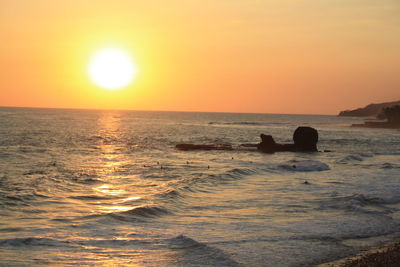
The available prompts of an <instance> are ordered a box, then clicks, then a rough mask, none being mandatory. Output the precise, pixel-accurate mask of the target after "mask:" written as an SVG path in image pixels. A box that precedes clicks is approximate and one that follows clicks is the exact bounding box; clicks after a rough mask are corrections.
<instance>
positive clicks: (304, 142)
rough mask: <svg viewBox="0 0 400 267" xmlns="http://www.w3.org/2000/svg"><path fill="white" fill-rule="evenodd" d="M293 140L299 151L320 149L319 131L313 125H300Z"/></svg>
mask: <svg viewBox="0 0 400 267" xmlns="http://www.w3.org/2000/svg"><path fill="white" fill-rule="evenodd" d="M293 141H294V146H295V148H296V149H298V150H299V151H318V149H317V142H318V131H317V130H315V129H314V128H312V127H298V128H297V129H296V130H295V131H294V134H293Z"/></svg>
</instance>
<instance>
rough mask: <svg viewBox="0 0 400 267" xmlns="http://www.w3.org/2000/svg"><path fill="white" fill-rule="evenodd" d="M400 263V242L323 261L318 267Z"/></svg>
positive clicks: (379, 266) (393, 264) (374, 265)
mask: <svg viewBox="0 0 400 267" xmlns="http://www.w3.org/2000/svg"><path fill="white" fill-rule="evenodd" d="M399 265H400V242H397V243H391V244H389V245H386V246H384V247H381V248H378V249H372V250H368V251H364V252H361V253H359V254H357V255H355V256H351V257H347V258H343V259H339V260H336V261H332V262H327V263H322V264H319V265H317V267H357V266H368V267H382V266H399Z"/></svg>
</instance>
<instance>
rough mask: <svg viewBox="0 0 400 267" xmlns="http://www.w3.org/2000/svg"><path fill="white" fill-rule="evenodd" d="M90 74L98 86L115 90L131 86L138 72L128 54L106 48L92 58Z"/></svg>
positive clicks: (116, 49) (89, 68)
mask: <svg viewBox="0 0 400 267" xmlns="http://www.w3.org/2000/svg"><path fill="white" fill-rule="evenodd" d="M88 72H89V76H90V79H91V80H92V81H93V82H94V83H95V84H96V85H97V86H99V87H102V88H105V89H109V90H115V89H120V88H122V87H125V86H127V85H128V84H130V83H131V82H132V81H133V80H134V79H135V77H136V74H137V72H138V70H137V67H136V65H135V64H134V63H133V61H132V59H131V57H130V55H129V54H128V53H127V52H125V51H124V50H122V49H119V48H105V49H102V50H99V51H97V52H95V53H94V54H93V56H92V57H91V58H90V61H89V66H88Z"/></svg>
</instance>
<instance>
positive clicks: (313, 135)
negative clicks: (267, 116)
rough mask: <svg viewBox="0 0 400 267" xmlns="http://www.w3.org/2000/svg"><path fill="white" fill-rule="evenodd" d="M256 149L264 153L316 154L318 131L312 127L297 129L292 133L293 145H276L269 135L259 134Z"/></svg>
mask: <svg viewBox="0 0 400 267" xmlns="http://www.w3.org/2000/svg"><path fill="white" fill-rule="evenodd" d="M260 137H261V143H260V144H258V146H257V149H258V150H260V151H261V152H264V153H274V152H316V151H318V149H317V142H318V131H317V130H316V129H314V128H312V127H304V126H303V127H298V128H297V129H296V130H295V131H294V133H293V141H294V144H278V143H276V142H275V140H274V138H273V137H272V136H271V135H265V134H261V135H260Z"/></svg>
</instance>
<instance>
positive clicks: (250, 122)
mask: <svg viewBox="0 0 400 267" xmlns="http://www.w3.org/2000/svg"><path fill="white" fill-rule="evenodd" d="M208 124H210V125H243V126H274V125H288V123H285V122H254V121H238V122H214V121H210V122H209V123H208Z"/></svg>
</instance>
